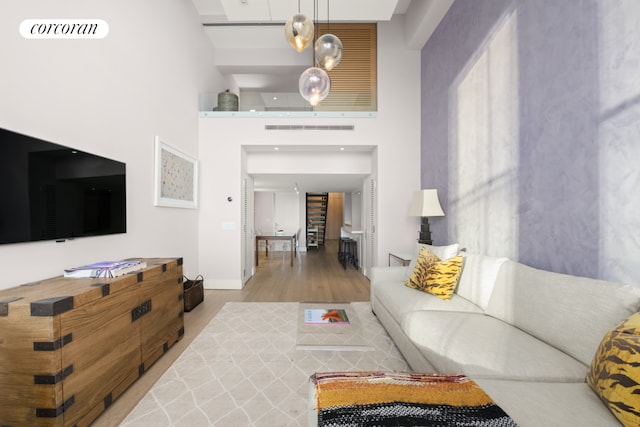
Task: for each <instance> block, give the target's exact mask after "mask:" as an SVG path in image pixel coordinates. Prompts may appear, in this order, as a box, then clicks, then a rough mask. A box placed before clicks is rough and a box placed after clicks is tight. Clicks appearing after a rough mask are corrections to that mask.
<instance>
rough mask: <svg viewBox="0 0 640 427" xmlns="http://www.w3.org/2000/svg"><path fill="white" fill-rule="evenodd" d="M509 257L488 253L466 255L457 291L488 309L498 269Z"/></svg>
mask: <svg viewBox="0 0 640 427" xmlns="http://www.w3.org/2000/svg"><path fill="white" fill-rule="evenodd" d="M506 260H507V258H496V257H490V256H486V255H477V254H466V255H464V267H463V269H462V274H461V275H460V281H459V282H458V289H457V290H456V293H457V294H458V295H460V296H462V297H464V298H466V299H468V300H469V301H471V302H473V303H474V304H476V305H477V306H479V307H480V308H482V309H486V308H487V305H488V304H489V298H490V297H491V293H492V292H493V287H494V285H495V283H496V278H497V277H498V271H499V269H500V267H501V266H502V264H504V262H505V261H506Z"/></svg>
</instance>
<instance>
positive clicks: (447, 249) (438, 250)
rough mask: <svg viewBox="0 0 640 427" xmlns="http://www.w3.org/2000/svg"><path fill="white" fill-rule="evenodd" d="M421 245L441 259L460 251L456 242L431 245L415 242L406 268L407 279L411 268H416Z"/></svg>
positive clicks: (450, 256)
mask: <svg viewBox="0 0 640 427" xmlns="http://www.w3.org/2000/svg"><path fill="white" fill-rule="evenodd" d="M423 247H426V248H427V249H429V251H430V252H431V253H432V254H434V255H435V256H437V257H438V258H440V259H441V260H445V259H449V258H453V257H454V256H456V255H458V252H460V245H459V244H458V243H453V244H451V245H447V246H431V245H425V244H422V243H416V246H415V248H414V250H413V256H412V257H411V262H410V263H409V269H408V270H407V279H409V276H411V273H412V272H413V269H414V268H416V262H417V261H418V254H419V253H420V250H421V249H422V248H423Z"/></svg>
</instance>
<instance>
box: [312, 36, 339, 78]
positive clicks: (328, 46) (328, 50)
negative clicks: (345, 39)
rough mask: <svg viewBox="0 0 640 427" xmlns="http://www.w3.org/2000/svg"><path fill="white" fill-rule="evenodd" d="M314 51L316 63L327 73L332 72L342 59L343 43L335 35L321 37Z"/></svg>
mask: <svg viewBox="0 0 640 427" xmlns="http://www.w3.org/2000/svg"><path fill="white" fill-rule="evenodd" d="M314 49H315V57H316V62H317V63H318V65H319V66H320V67H322V68H324V69H325V70H327V71H331V70H332V69H333V67H335V66H336V65H338V63H340V60H341V59H342V42H341V41H340V39H339V38H338V37H336V36H334V35H333V34H323V35H322V36H320V37H319V38H318V40H316V43H315V46H314Z"/></svg>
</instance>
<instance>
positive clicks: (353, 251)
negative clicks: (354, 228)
mask: <svg viewBox="0 0 640 427" xmlns="http://www.w3.org/2000/svg"><path fill="white" fill-rule="evenodd" d="M349 240H350V241H349V242H347V258H348V260H349V262H350V263H351V264H352V265H353V266H354V267H355V268H356V269H358V242H357V240H354V239H349Z"/></svg>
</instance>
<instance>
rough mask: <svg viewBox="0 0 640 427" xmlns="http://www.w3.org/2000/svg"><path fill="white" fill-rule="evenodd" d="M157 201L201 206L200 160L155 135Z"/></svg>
mask: <svg viewBox="0 0 640 427" xmlns="http://www.w3.org/2000/svg"><path fill="white" fill-rule="evenodd" d="M153 194H154V205H155V206H167V207H173V208H187V209H197V208H198V160H197V159H196V158H194V157H192V156H190V155H188V154H185V153H183V152H182V151H179V150H177V149H175V148H174V147H172V146H170V145H169V144H167V143H166V142H163V141H162V140H161V139H160V137H159V136H156V137H155V180H154V192H153Z"/></svg>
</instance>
